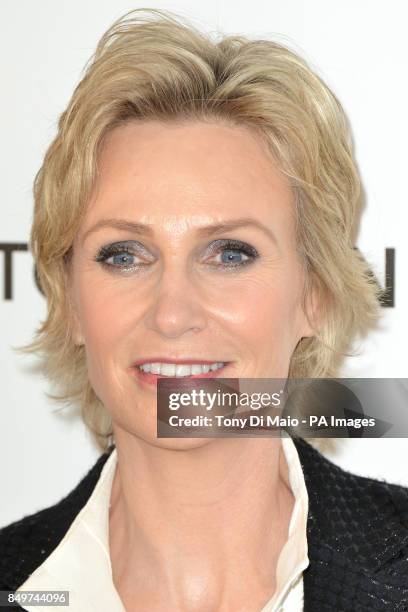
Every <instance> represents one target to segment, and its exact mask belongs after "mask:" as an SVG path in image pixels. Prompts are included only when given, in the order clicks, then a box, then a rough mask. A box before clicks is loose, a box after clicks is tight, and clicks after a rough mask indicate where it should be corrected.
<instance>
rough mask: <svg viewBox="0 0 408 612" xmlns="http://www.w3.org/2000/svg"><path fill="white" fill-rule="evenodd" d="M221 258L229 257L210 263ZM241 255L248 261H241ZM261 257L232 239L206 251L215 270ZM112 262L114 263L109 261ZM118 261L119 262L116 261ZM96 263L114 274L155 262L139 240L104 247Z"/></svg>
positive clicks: (225, 240)
mask: <svg viewBox="0 0 408 612" xmlns="http://www.w3.org/2000/svg"><path fill="white" fill-rule="evenodd" d="M218 255H221V257H224V256H225V257H226V259H224V260H223V261H221V262H217V263H211V262H210V261H209V260H210V259H211V258H214V257H215V256H218ZM237 255H238V259H239V257H241V256H242V255H243V256H244V257H245V259H242V258H241V259H239V260H237ZM135 257H136V258H137V257H138V258H139V260H140V259H141V260H142V261H139V262H137V263H135V262H133V263H132V261H131V260H132V258H135ZM258 257H259V253H258V251H257V250H256V249H255V248H254V247H253V246H251V245H250V244H248V243H246V242H243V241H242V240H233V239H228V238H224V239H219V240H214V241H213V242H211V243H210V245H209V246H208V248H207V249H206V255H205V261H204V263H205V264H206V265H208V266H211V267H212V268H214V269H217V268H218V269H220V270H221V271H224V270H232V269H241V268H242V267H244V266H247V265H248V264H251V263H253V261H254V260H255V259H257V258H258ZM110 259H112V260H113V261H112V262H109V260H110ZM115 259H116V262H115V261H114V260H115ZM95 261H96V262H98V263H100V264H101V265H103V266H105V267H106V268H108V269H109V270H110V271H115V272H129V271H132V270H137V269H141V268H143V267H146V266H148V265H150V264H151V263H154V261H155V260H154V259H152V255H151V254H150V252H149V251H148V250H147V249H146V248H145V247H144V246H143V244H142V243H140V242H138V241H136V240H126V241H121V242H114V243H111V244H108V245H105V246H103V247H101V248H100V250H99V251H98V253H97V255H96V257H95Z"/></svg>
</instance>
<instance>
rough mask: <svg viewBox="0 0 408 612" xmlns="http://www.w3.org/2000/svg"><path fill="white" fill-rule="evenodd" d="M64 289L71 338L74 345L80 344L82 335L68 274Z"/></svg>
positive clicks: (82, 338)
mask: <svg viewBox="0 0 408 612" xmlns="http://www.w3.org/2000/svg"><path fill="white" fill-rule="evenodd" d="M65 291H66V296H67V306H68V319H69V321H70V325H71V331H72V334H71V335H72V339H73V341H74V344H75V346H82V345H83V344H84V337H83V335H82V329H81V322H80V319H79V316H78V311H77V307H76V303H75V298H74V290H73V285H72V282H71V277H70V275H69V274H68V276H67V277H66V285H65Z"/></svg>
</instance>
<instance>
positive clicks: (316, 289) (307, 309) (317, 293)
mask: <svg viewBox="0 0 408 612" xmlns="http://www.w3.org/2000/svg"><path fill="white" fill-rule="evenodd" d="M324 311H325V297H324V293H323V290H322V289H321V287H320V285H319V284H318V283H317V282H316V280H315V279H310V282H309V288H308V289H307V292H306V298H305V304H304V315H305V316H304V325H303V329H302V330H301V337H302V338H311V337H313V336H315V335H316V331H317V330H318V329H320V327H321V325H322V324H323V321H324Z"/></svg>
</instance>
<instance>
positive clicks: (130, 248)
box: [95, 242, 149, 271]
mask: <svg viewBox="0 0 408 612" xmlns="http://www.w3.org/2000/svg"><path fill="white" fill-rule="evenodd" d="M134 251H140V252H141V253H142V254H143V255H144V258H143V259H142V258H141V257H139V256H138V255H136V253H135V252H134ZM146 253H147V251H146V249H145V248H144V247H143V245H141V244H139V243H136V242H129V244H128V243H126V242H122V243H120V242H119V243H113V244H110V245H108V246H103V247H102V248H101V249H100V251H99V253H98V254H97V256H96V257H95V261H97V262H99V263H101V264H103V265H104V266H106V267H107V268H111V269H112V270H118V271H128V270H133V269H135V268H140V267H142V266H145V265H146V264H148V263H149V262H148V261H146V259H147V257H146ZM135 260H136V261H135Z"/></svg>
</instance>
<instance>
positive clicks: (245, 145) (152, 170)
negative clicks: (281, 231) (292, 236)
mask: <svg viewBox="0 0 408 612" xmlns="http://www.w3.org/2000/svg"><path fill="white" fill-rule="evenodd" d="M291 202H292V192H291V189H290V186H289V182H288V179H287V178H286V177H285V176H284V175H283V174H282V173H281V172H280V171H279V170H278V168H277V165H276V163H275V162H274V160H273V158H272V155H271V154H270V152H269V151H268V148H267V146H266V144H265V142H264V141H263V140H262V139H261V137H260V136H259V135H258V134H256V133H255V132H254V131H253V130H251V129H250V128H247V127H245V126H243V125H242V126H236V125H229V124H226V123H222V122H220V121H213V122H207V121H206V122H204V121H184V122H178V123H176V122H174V123H171V122H169V123H167V122H166V123H164V122H158V121H143V122H132V123H128V124H126V125H122V126H120V127H116V128H115V129H113V130H112V131H111V132H110V133H109V134H107V135H106V137H105V139H104V141H103V143H102V146H101V149H100V153H99V157H98V176H97V180H96V184H95V189H94V192H93V197H92V198H91V201H90V203H89V207H88V211H87V216H88V218H89V220H90V221H91V220H97V218H99V217H100V216H105V215H108V214H109V215H110V216H112V215H115V214H116V215H121V214H122V215H125V214H126V215H127V216H129V215H132V214H133V216H134V215H138V218H139V220H140V219H141V218H142V217H146V215H148V216H149V218H153V219H154V215H155V213H157V216H158V217H160V216H161V215H162V214H163V212H164V211H165V213H166V215H173V216H174V215H182V214H184V215H185V214H194V215H200V214H202V215H204V216H206V215H207V214H208V213H210V214H211V215H212V218H213V217H214V215H215V216H216V217H217V218H218V219H220V220H221V219H224V217H225V218H226V217H229V216H231V215H235V216H237V213H244V212H245V213H248V212H252V213H254V214H258V215H259V216H262V217H264V218H265V216H266V217H268V216H269V215H271V214H273V216H274V217H275V218H276V216H277V215H278V216H279V215H282V214H283V215H285V214H286V215H287V214H288V213H289V212H290V208H291Z"/></svg>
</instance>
